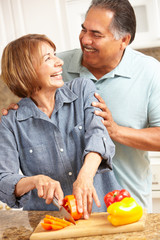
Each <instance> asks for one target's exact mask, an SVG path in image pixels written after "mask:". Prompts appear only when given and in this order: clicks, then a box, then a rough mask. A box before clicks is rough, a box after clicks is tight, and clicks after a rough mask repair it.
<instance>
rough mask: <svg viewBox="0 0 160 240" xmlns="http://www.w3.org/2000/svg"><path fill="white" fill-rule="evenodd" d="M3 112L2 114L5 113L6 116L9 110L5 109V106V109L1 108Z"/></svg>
mask: <svg viewBox="0 0 160 240" xmlns="http://www.w3.org/2000/svg"><path fill="white" fill-rule="evenodd" d="M1 112H2V115H3V116H6V115H7V114H8V110H7V109H5V108H3V109H2V110H1Z"/></svg>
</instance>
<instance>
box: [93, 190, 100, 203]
mask: <svg viewBox="0 0 160 240" xmlns="http://www.w3.org/2000/svg"><path fill="white" fill-rule="evenodd" d="M93 199H94V201H95V204H96V205H97V207H100V206H101V203H100V201H99V198H98V195H97V193H96V190H95V189H94V191H93Z"/></svg>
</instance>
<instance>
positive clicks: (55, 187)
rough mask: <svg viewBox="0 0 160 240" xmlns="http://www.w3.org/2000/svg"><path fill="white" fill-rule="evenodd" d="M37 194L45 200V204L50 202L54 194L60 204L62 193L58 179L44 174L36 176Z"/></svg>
mask: <svg viewBox="0 0 160 240" xmlns="http://www.w3.org/2000/svg"><path fill="white" fill-rule="evenodd" d="M35 185H36V188H37V194H38V196H39V197H40V198H43V199H45V200H46V204H50V203H51V202H52V201H53V197H54V196H55V197H56V198H57V199H58V202H59V204H60V205H62V204H63V198H64V194H63V191H62V188H61V185H60V183H59V182H58V181H55V180H53V179H51V178H50V177H47V176H44V175H38V176H36V182H35Z"/></svg>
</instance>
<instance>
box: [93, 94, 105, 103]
mask: <svg viewBox="0 0 160 240" xmlns="http://www.w3.org/2000/svg"><path fill="white" fill-rule="evenodd" d="M94 95H95V97H96V98H97V100H98V101H99V102H101V103H105V101H104V100H103V98H102V97H101V96H100V95H99V94H98V93H95V94H94Z"/></svg>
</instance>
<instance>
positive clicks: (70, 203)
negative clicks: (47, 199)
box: [63, 195, 82, 220]
mask: <svg viewBox="0 0 160 240" xmlns="http://www.w3.org/2000/svg"><path fill="white" fill-rule="evenodd" d="M63 201H64V203H63V207H64V208H65V209H66V210H67V211H68V212H69V213H70V214H71V216H72V217H73V218H74V220H78V219H80V218H81V217H82V213H80V212H78V209H77V202H76V199H75V196H74V195H67V196H65V198H64V199H63Z"/></svg>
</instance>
